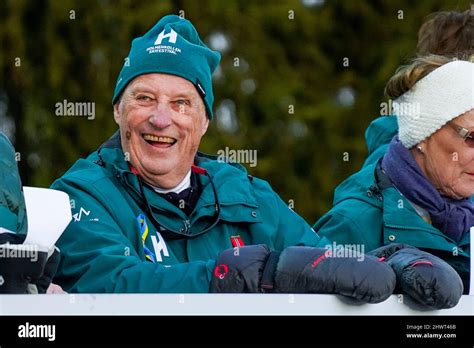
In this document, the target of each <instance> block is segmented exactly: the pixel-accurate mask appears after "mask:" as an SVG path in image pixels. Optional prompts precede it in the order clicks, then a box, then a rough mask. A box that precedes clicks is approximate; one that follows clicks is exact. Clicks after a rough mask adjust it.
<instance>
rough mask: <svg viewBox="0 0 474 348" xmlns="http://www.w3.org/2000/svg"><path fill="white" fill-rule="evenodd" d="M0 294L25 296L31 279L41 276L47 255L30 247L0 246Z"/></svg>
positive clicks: (18, 245)
mask: <svg viewBox="0 0 474 348" xmlns="http://www.w3.org/2000/svg"><path fill="white" fill-rule="evenodd" d="M0 254H1V255H2V257H1V258H0V294H25V293H26V290H27V287H28V284H29V283H30V282H31V281H32V279H39V278H41V277H42V276H43V270H44V266H45V264H46V262H47V260H48V253H47V252H45V251H38V250H37V249H35V248H33V246H32V245H25V244H2V245H0Z"/></svg>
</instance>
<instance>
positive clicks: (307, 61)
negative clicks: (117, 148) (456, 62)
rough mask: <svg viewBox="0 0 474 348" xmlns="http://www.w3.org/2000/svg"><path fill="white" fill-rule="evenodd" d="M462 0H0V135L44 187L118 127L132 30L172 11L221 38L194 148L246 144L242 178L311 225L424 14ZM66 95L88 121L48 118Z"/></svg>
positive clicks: (409, 52)
mask: <svg viewBox="0 0 474 348" xmlns="http://www.w3.org/2000/svg"><path fill="white" fill-rule="evenodd" d="M469 5H470V3H469V1H452V0H446V1H441V0H431V1H412V0H373V1H359V0H357V1H353V0H326V1H324V0H302V1H298V0H288V1H244V0H240V1H239V0H229V1H224V0H199V1H192V0H189V1H177V0H175V1H172V0H168V1H166V0H165V1H156V0H155V1H132V0H120V1H112V0H101V1H92V0H64V1H46V0H36V1H33V0H32V1H26V0H0V45H1V46H0V122H1V124H0V130H2V129H3V131H6V132H7V133H9V135H10V136H11V138H12V141H13V142H14V144H15V146H16V149H17V151H18V152H20V154H21V162H20V163H19V165H20V169H21V175H22V178H23V182H24V184H25V185H30V186H43V187H46V186H49V185H50V184H51V182H52V181H53V180H54V179H55V178H57V177H59V176H61V175H62V174H63V173H64V172H65V171H66V170H67V169H68V168H69V167H70V166H71V165H72V164H73V163H74V162H75V161H76V160H77V159H78V158H79V157H81V156H86V155H87V154H88V153H90V152H92V151H94V150H95V149H96V148H97V147H98V146H99V145H100V144H101V143H102V142H103V141H104V140H105V139H107V138H108V137H109V136H110V135H111V134H112V133H113V132H114V131H115V130H116V128H117V126H116V124H115V123H114V120H113V117H112V106H111V97H112V93H113V88H114V86H115V82H116V77H117V75H118V73H119V71H120V69H121V66H122V64H123V61H124V59H125V57H126V56H127V54H128V50H129V47H130V42H131V40H132V38H134V37H137V36H140V35H142V34H143V33H145V32H146V31H147V30H148V29H149V28H150V27H151V26H152V25H153V24H154V23H155V22H156V21H157V20H158V19H159V18H161V17H162V16H163V15H165V14H170V13H174V14H178V15H179V14H182V15H184V16H185V17H186V18H187V19H189V20H191V21H192V22H193V24H194V25H195V26H196V28H197V29H198V31H199V32H200V34H201V37H202V38H203V40H204V41H206V42H208V43H209V42H210V41H212V38H214V39H216V38H219V37H220V38H221V39H222V37H224V44H225V45H224V46H223V48H222V49H223V51H222V62H221V70H220V71H219V72H218V73H217V74H216V76H215V81H214V93H215V97H216V101H215V109H219V107H221V109H220V112H217V116H216V119H215V120H214V122H213V124H212V126H211V127H210V129H209V131H208V133H207V135H206V136H205V137H204V139H203V142H202V144H201V150H202V151H204V152H208V153H217V151H218V150H220V149H224V148H225V147H226V146H227V147H229V148H231V149H249V150H257V151H258V152H257V153H258V165H257V166H256V167H249V166H248V169H249V171H250V173H251V174H253V175H255V176H258V177H261V178H264V179H266V180H268V181H269V182H270V183H271V184H272V186H273V188H274V189H275V190H276V191H277V192H278V193H279V194H280V195H281V197H282V198H283V199H284V200H285V201H287V202H289V203H290V204H294V209H295V210H296V211H297V212H298V213H300V214H301V215H302V216H303V217H305V218H306V219H307V220H308V221H309V222H310V223H312V222H314V221H315V220H316V219H317V218H318V217H319V216H321V215H322V214H323V213H324V212H325V211H327V210H328V209H329V208H330V206H331V203H332V195H333V190H334V188H335V186H336V185H337V184H338V183H340V182H341V181H342V180H343V179H344V178H346V177H347V176H348V175H350V174H351V173H353V172H355V171H356V170H357V169H358V168H359V167H360V165H361V163H362V161H363V159H364V157H365V155H366V147H365V141H364V131H365V129H366V127H367V125H368V124H369V122H370V121H371V120H372V119H374V118H376V117H377V116H378V114H379V112H380V103H381V102H383V101H384V100H385V99H384V96H383V88H384V85H385V83H386V81H387V80H388V78H389V77H390V76H391V74H392V73H393V72H394V71H395V69H396V68H397V67H398V66H399V65H400V64H402V63H405V62H406V61H407V60H408V59H409V58H411V57H412V56H413V55H414V50H415V46H416V40H417V32H418V29H419V27H420V25H421V24H422V22H423V21H424V19H425V18H426V16H427V15H429V14H430V13H432V12H435V11H440V10H451V9H458V10H464V9H467V8H468V7H469ZM180 11H181V12H180ZM219 42H220V43H222V40H220V41H219V40H217V43H219ZM345 62H346V63H348V66H347V64H344V63H345ZM63 100H67V101H73V102H94V103H95V113H96V116H95V119H94V120H88V119H87V118H86V117H58V116H56V115H55V104H56V103H58V102H62V101H63ZM233 114H234V116H235V119H233V118H232V115H233ZM229 117H230V118H229ZM229 120H230V121H231V122H229ZM345 159H346V160H345Z"/></svg>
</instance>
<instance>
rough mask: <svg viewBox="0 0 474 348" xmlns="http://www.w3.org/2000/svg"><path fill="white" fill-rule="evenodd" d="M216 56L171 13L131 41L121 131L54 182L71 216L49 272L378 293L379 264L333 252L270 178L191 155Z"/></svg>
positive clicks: (130, 286) (175, 286)
mask: <svg viewBox="0 0 474 348" xmlns="http://www.w3.org/2000/svg"><path fill="white" fill-rule="evenodd" d="M219 60H220V55H219V53H217V52H215V51H212V50H210V49H209V48H208V47H207V46H206V45H205V44H204V43H203V42H202V41H201V40H200V38H199V35H198V33H197V32H196V30H195V28H194V27H193V25H192V24H191V23H190V22H189V21H188V20H185V19H182V18H180V17H178V16H166V17H163V18H162V19H161V20H160V21H159V22H158V23H157V24H156V25H155V26H154V27H153V28H151V29H150V31H149V32H147V33H146V34H145V35H144V36H142V37H139V38H137V39H135V40H134V41H133V43H132V48H131V50H130V54H129V56H128V58H127V59H126V62H125V65H124V66H123V68H122V71H121V72H120V75H119V77H118V81H117V85H116V88H115V92H114V96H113V100H112V103H113V111H114V118H115V121H116V122H117V124H118V126H119V130H118V131H117V132H116V133H115V134H114V135H113V136H112V137H111V138H110V139H109V140H108V141H106V142H105V143H104V144H102V145H101V146H100V147H99V149H98V150H97V151H95V152H94V153H92V154H91V155H90V156H89V157H88V158H86V159H80V160H79V161H77V162H76V163H75V164H74V165H73V167H72V168H71V169H70V170H69V171H68V172H67V173H66V174H64V176H63V177H62V178H60V179H58V180H57V181H56V182H55V183H54V184H53V187H54V188H55V189H59V190H63V191H65V192H66V193H68V194H69V196H70V198H71V202H72V203H73V204H72V210H73V216H74V221H73V222H72V223H71V224H70V226H69V227H68V229H67V230H66V232H65V233H64V234H63V235H62V237H61V239H60V240H59V242H58V244H59V247H60V249H61V250H62V255H63V257H62V261H61V264H60V269H59V272H58V275H57V277H56V281H57V282H58V283H59V284H61V285H62V286H63V287H64V288H65V289H67V290H68V291H70V292H97V293H101V292H132V293H137V292H140V293H141V292H146V293H154V292H168V293H169V292H178V293H184V292H210V291H211V292H271V291H275V292H293V293H294V292H321V293H340V294H342V295H346V296H350V297H353V298H356V299H358V300H362V301H366V302H379V301H383V300H384V299H386V298H387V297H388V296H389V295H390V294H391V293H392V291H393V289H394V286H395V274H394V273H393V271H392V269H391V268H390V266H389V265H388V264H386V263H385V262H379V259H378V258H377V257H375V256H369V255H362V256H363V257H362V258H361V255H360V254H359V255H354V257H331V255H330V254H328V253H327V252H326V251H327V249H325V248H318V247H317V246H318V245H321V246H324V245H326V244H329V243H328V241H327V240H322V239H320V238H319V237H318V236H317V235H316V234H315V233H314V231H313V230H312V228H311V227H310V226H309V225H308V224H307V223H306V222H305V221H304V220H303V219H302V218H301V217H300V216H298V215H297V214H295V213H294V212H293V211H292V210H291V209H289V208H288V206H287V205H286V204H285V203H284V202H283V201H282V200H281V199H280V197H279V196H278V195H277V194H276V193H275V192H274V191H273V190H272V189H271V187H270V185H269V184H268V183H266V182H265V181H263V180H260V179H257V178H253V177H252V176H250V175H248V174H247V172H246V171H245V169H244V168H243V167H242V166H240V165H238V164H228V163H224V162H223V161H218V160H217V159H216V157H213V156H208V155H204V154H202V153H200V152H198V148H199V144H200V141H201V138H202V136H203V135H204V134H205V133H206V130H207V128H208V126H209V122H210V120H211V119H212V117H213V114H212V104H213V99H214V98H213V91H212V77H211V76H212V73H213V71H214V70H215V68H216V67H217V65H218V63H219ZM280 253H281V254H280Z"/></svg>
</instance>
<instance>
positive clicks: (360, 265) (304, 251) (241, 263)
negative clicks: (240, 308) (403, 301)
mask: <svg viewBox="0 0 474 348" xmlns="http://www.w3.org/2000/svg"><path fill="white" fill-rule="evenodd" d="M394 288H395V274H394V272H393V270H392V269H391V267H389V266H388V265H387V264H385V263H384V262H380V261H379V259H378V258H377V257H374V256H370V255H359V257H335V256H332V255H331V254H330V253H329V252H328V250H326V249H323V248H312V247H289V248H286V249H285V250H283V252H282V253H281V254H279V253H275V252H273V253H272V252H270V250H269V249H268V247H267V246H265V245H251V246H245V247H242V248H235V249H228V250H225V251H223V252H221V253H220V255H219V257H218V259H217V262H216V267H215V269H214V274H213V279H212V281H211V292H227V293H228V292H230V293H242V292H267V291H271V292H277V293H323V294H339V295H343V296H347V297H351V298H354V299H356V300H359V301H364V302H369V303H377V302H382V301H384V300H386V299H387V298H388V297H389V296H390V295H391V294H392V292H393V290H394Z"/></svg>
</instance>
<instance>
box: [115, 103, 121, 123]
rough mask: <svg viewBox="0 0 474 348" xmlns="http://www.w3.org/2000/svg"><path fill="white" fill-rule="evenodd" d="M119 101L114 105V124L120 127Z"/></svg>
mask: <svg viewBox="0 0 474 348" xmlns="http://www.w3.org/2000/svg"><path fill="white" fill-rule="evenodd" d="M119 106H120V100H119V101H118V102H117V103H115V104H114V119H115V123H117V124H118V125H119V126H120V108H119Z"/></svg>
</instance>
